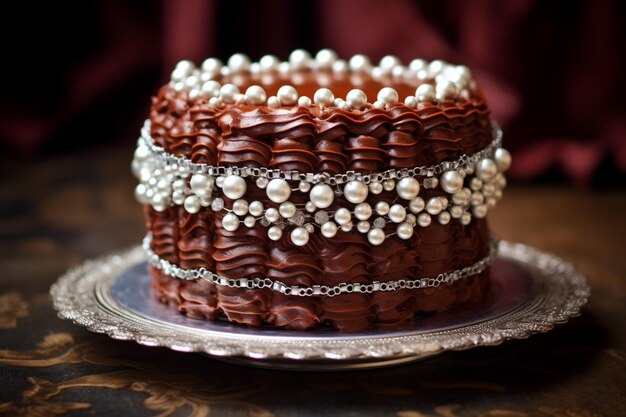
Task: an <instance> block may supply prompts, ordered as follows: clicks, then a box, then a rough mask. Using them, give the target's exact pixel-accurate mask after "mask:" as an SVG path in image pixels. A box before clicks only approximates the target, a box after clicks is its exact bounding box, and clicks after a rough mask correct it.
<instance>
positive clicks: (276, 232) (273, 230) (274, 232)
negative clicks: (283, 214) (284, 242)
mask: <svg viewBox="0 0 626 417" xmlns="http://www.w3.org/2000/svg"><path fill="white" fill-rule="evenodd" d="M267 237H269V238H270V239H271V240H280V238H281V237H283V230H282V229H281V228H280V227H278V226H272V227H270V228H269V229H267Z"/></svg>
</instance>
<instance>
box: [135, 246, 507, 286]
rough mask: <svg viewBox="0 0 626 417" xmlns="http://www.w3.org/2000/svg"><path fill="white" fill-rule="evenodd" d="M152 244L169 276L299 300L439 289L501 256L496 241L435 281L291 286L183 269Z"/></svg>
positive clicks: (154, 261) (152, 259)
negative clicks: (470, 261) (473, 259)
mask: <svg viewBox="0 0 626 417" xmlns="http://www.w3.org/2000/svg"><path fill="white" fill-rule="evenodd" d="M151 241H152V238H151V236H150V235H149V234H148V235H146V237H145V238H144V241H143V249H144V251H145V252H146V255H147V258H148V263H149V264H150V265H152V266H153V267H155V268H157V269H158V270H160V271H162V272H163V273H164V274H165V275H168V276H170V277H173V278H177V279H182V280H191V281H193V280H198V279H203V280H205V281H207V282H210V283H213V284H215V285H219V286H225V287H229V288H241V289H248V290H260V289H263V288H268V289H270V290H272V291H276V292H279V293H281V294H284V295H293V296H298V297H317V296H326V297H335V296H337V295H341V294H350V293H362V294H371V293H374V292H389V291H398V290H402V289H422V288H433V287H438V286H440V285H442V284H448V285H452V284H453V283H455V282H457V281H459V280H463V279H467V278H470V277H472V276H475V275H478V274H480V273H482V272H484V271H485V270H486V269H487V267H488V266H489V264H490V263H491V261H492V260H493V259H494V258H495V257H496V255H497V248H498V242H497V240H496V239H494V238H492V240H491V247H490V250H489V254H488V255H487V256H486V257H484V258H482V259H481V260H479V261H478V262H476V263H474V264H472V265H469V266H466V267H464V268H461V269H458V270H456V271H451V272H444V273H441V274H438V275H437V276H436V277H433V278H418V279H398V280H393V281H387V282H381V281H372V282H371V283H369V284H364V283H346V282H344V283H340V284H337V285H333V286H328V285H311V286H304V285H287V284H285V283H283V282H281V281H276V280H272V279H270V278H261V277H258V278H236V279H234V278H227V277H223V276H220V275H217V274H215V273H214V272H212V271H209V270H208V269H206V268H191V269H183V268H181V267H179V266H177V265H175V264H173V263H171V262H169V261H168V260H166V259H163V258H161V257H160V256H158V255H157V254H156V253H155V252H154V251H153V250H152V248H151V247H150V243H151Z"/></svg>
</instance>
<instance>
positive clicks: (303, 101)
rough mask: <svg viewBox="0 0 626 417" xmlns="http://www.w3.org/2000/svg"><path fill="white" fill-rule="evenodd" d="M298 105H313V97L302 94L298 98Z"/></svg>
mask: <svg viewBox="0 0 626 417" xmlns="http://www.w3.org/2000/svg"><path fill="white" fill-rule="evenodd" d="M298 106H300V107H311V99H310V98H309V97H307V96H302V97H300V98H299V99H298Z"/></svg>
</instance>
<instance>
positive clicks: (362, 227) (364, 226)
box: [356, 220, 371, 233]
mask: <svg viewBox="0 0 626 417" xmlns="http://www.w3.org/2000/svg"><path fill="white" fill-rule="evenodd" d="M370 228H371V225H370V222H368V221H365V220H361V221H360V222H358V223H357V224H356V230H358V231H359V232H361V233H367V232H368V231H369V230H370Z"/></svg>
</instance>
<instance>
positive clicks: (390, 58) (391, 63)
mask: <svg viewBox="0 0 626 417" xmlns="http://www.w3.org/2000/svg"><path fill="white" fill-rule="evenodd" d="M398 65H402V61H400V58H398V57H397V56H394V55H386V56H384V57H383V58H382V59H381V60H380V62H379V63H378V66H379V67H380V68H382V70H383V71H384V72H385V73H390V72H391V70H392V69H393V68H394V67H396V66H398Z"/></svg>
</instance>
